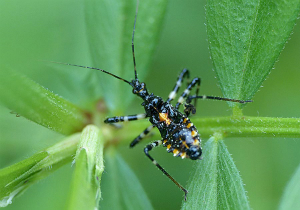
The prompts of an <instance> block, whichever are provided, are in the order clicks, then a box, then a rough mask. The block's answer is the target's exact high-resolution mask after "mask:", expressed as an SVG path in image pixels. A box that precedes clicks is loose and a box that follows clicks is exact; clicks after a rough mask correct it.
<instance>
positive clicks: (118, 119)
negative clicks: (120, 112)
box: [104, 114, 146, 123]
mask: <svg viewBox="0 0 300 210" xmlns="http://www.w3.org/2000/svg"><path fill="white" fill-rule="evenodd" d="M145 117H146V114H135V115H128V116H118V117H109V118H107V119H105V120H104V123H117V122H127V121H133V120H140V119H144V118H145Z"/></svg>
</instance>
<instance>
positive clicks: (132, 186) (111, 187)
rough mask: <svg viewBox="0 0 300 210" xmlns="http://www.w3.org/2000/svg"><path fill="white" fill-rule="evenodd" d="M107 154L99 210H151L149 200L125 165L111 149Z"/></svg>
mask: <svg viewBox="0 0 300 210" xmlns="http://www.w3.org/2000/svg"><path fill="white" fill-rule="evenodd" d="M107 153H109V154H107V155H106V161H105V163H106V164H107V165H106V173H105V174H104V177H103V180H104V182H103V200H101V202H100V209H114V210H124V209H127V210H140V209H143V210H152V209H153V207H152V205H151V202H150V200H149V198H148V197H147V195H146V193H145V191H144V189H143V187H142V186H141V184H140V182H139V180H138V178H137V177H136V175H135V174H134V172H133V171H132V170H131V169H130V167H129V166H128V165H127V163H126V162H125V161H124V160H123V159H122V157H121V156H120V155H118V154H117V153H116V151H114V150H113V149H111V150H110V151H108V152H107Z"/></svg>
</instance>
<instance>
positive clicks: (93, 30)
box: [84, 0, 167, 114]
mask: <svg viewBox="0 0 300 210" xmlns="http://www.w3.org/2000/svg"><path fill="white" fill-rule="evenodd" d="M166 4H167V1H166V0H152V1H141V2H140V5H139V11H138V18H137V22H136V27H137V28H138V29H139V30H138V31H139V33H136V34H135V37H134V41H135V56H136V62H137V69H138V73H139V79H140V80H143V79H144V78H145V76H146V73H147V72H148V71H149V70H150V69H149V65H150V61H151V58H152V55H153V52H154V49H155V46H156V45H157V43H158V36H159V34H160V29H161V25H162V21H161V20H162V19H163V17H164V14H165V8H166ZM84 6H85V23H86V31H87V39H88V43H89V49H90V55H91V58H92V61H93V66H96V67H97V66H99V67H101V68H102V69H106V70H109V71H110V72H111V73H114V74H116V75H118V76H120V77H122V78H125V79H126V80H129V81H130V80H131V79H133V78H134V74H133V69H134V68H133V62H132V51H131V38H132V29H133V23H134V15H133V14H135V8H136V0H128V1H119V0H102V1H85V3H84ZM103 49H105V50H103ZM97 76H98V79H99V81H100V85H101V86H102V87H103V88H105V91H103V96H104V98H105V101H106V103H107V105H108V106H109V108H110V110H111V111H113V112H115V113H116V112H117V113H118V114H119V113H124V110H125V108H126V107H127V106H128V104H129V103H130V102H131V101H132V99H133V98H134V95H132V94H131V95H124V94H123V90H124V89H127V88H128V84H124V83H123V82H120V81H119V80H116V79H113V80H111V79H110V78H109V79H108V77H109V76H105V75H101V76H100V75H99V74H98V75H97ZM108 86H109V87H110V88H107V87H108Z"/></svg>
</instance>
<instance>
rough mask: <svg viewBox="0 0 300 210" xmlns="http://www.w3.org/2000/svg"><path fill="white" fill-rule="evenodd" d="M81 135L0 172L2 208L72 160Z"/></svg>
mask: <svg viewBox="0 0 300 210" xmlns="http://www.w3.org/2000/svg"><path fill="white" fill-rule="evenodd" d="M78 140H79V135H78V134H74V135H72V136H70V137H68V138H66V139H65V140H63V141H62V142H60V143H57V144H55V145H53V146H52V147H50V148H47V149H45V150H43V151H41V152H39V153H37V154H35V155H33V156H31V157H29V158H27V159H25V160H23V161H21V162H19V163H16V164H14V165H12V166H9V167H7V168H4V169H1V170H0V189H1V190H0V207H5V206H7V205H8V204H11V203H12V199H13V198H14V197H15V196H17V195H19V194H20V193H21V192H23V191H24V190H26V189H27V188H28V187H29V186H31V185H32V184H34V183H36V182H37V181H38V180H40V179H42V178H44V177H46V176H48V175H50V174H51V173H53V172H54V171H55V170H56V169H58V168H60V167H61V166H62V165H64V164H66V163H68V162H70V161H71V159H72V155H73V154H74V152H75V149H76V145H77V143H78ZM50 169H51V170H50Z"/></svg>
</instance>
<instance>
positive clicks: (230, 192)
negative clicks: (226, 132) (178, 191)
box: [182, 137, 250, 209]
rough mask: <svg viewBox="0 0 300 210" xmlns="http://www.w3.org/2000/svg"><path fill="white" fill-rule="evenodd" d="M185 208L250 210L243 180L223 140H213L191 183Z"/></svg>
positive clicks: (209, 143)
mask: <svg viewBox="0 0 300 210" xmlns="http://www.w3.org/2000/svg"><path fill="white" fill-rule="evenodd" d="M188 190H189V192H190V194H191V196H189V199H188V201H187V202H183V206H182V209H250V206H249V202H248V199H247V196H246V192H245V189H244V186H243V182H242V179H241V177H240V174H239V172H238V169H237V168H236V166H235V164H234V162H233V159H232V158H231V156H230V154H229V152H228V150H227V148H226V146H225V144H224V142H223V140H219V139H218V137H217V138H216V137H212V138H210V139H209V140H208V142H207V143H206V145H205V147H204V154H203V161H201V162H198V163H197V164H196V170H195V171H194V174H193V175H192V179H191V180H190V181H189V186H188Z"/></svg>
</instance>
